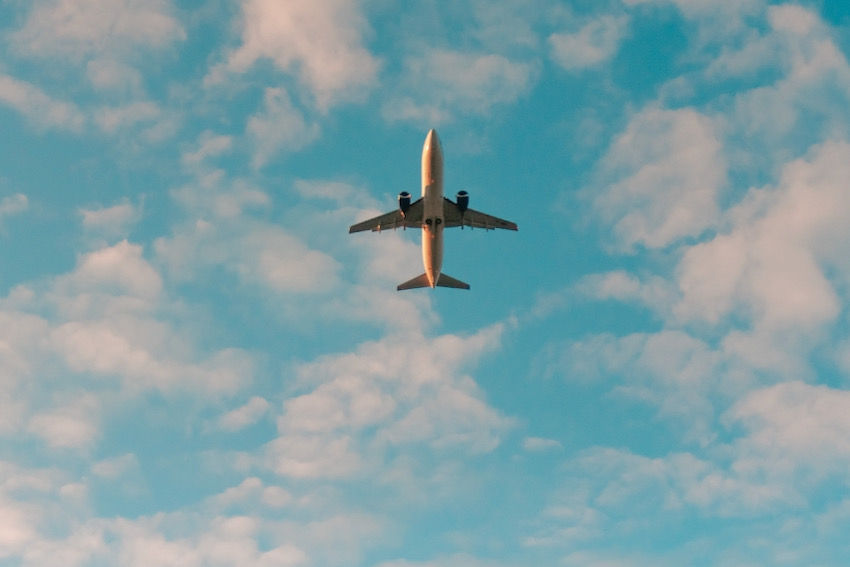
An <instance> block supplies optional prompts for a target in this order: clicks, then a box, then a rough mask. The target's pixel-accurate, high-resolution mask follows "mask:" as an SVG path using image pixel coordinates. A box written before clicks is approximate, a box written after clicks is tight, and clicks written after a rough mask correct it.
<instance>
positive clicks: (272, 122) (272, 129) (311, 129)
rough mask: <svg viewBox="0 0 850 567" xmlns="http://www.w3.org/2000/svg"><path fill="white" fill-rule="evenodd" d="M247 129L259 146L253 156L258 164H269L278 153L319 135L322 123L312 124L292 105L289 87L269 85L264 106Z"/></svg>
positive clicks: (303, 143) (256, 164) (306, 142)
mask: <svg viewBox="0 0 850 567" xmlns="http://www.w3.org/2000/svg"><path fill="white" fill-rule="evenodd" d="M245 131H246V133H247V134H248V136H249V137H250V138H251V139H252V140H253V142H254V145H255V146H256V150H255V153H254V159H253V160H252V164H253V166H254V167H255V168H259V167H262V166H263V165H265V164H266V163H267V162H268V161H269V159H270V158H272V156H274V155H275V154H276V153H278V152H280V151H282V150H288V151H294V150H298V149H301V148H303V147H305V146H307V145H309V144H310V143H311V142H313V141H314V140H315V139H316V138H318V136H319V127H318V125H317V124H316V123H312V124H308V123H307V121H306V120H305V119H304V116H303V115H302V114H301V113H300V112H298V111H297V110H296V109H295V108H294V107H293V106H292V102H291V101H290V99H289V95H288V94H287V93H286V91H284V90H283V89H279V88H268V89H266V92H265V96H264V108H263V110H262V111H261V112H260V113H258V114H255V115H254V116H252V117H251V118H250V119H249V120H248V124H247V125H246V128H245Z"/></svg>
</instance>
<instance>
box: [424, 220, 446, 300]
mask: <svg viewBox="0 0 850 567" xmlns="http://www.w3.org/2000/svg"><path fill="white" fill-rule="evenodd" d="M422 263H423V264H424V265H425V273H426V274H427V276H428V281H429V282H430V283H431V285H432V286H433V285H434V282H435V281H437V278H439V277H440V269H441V268H442V266H443V230H442V228H439V229H436V230H434V229H430V228H424V229H422Z"/></svg>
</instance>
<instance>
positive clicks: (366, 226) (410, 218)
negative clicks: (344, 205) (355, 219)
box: [348, 199, 424, 233]
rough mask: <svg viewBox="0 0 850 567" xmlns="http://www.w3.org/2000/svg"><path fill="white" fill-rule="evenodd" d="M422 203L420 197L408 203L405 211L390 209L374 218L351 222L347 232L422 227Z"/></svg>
mask: <svg viewBox="0 0 850 567" xmlns="http://www.w3.org/2000/svg"><path fill="white" fill-rule="evenodd" d="M423 209H424V205H423V203H422V199H419V200H417V201H415V202H413V203H410V207H409V208H408V209H407V212H406V213H402V212H401V210H400V209H396V210H394V211H390V212H388V213H385V214H383V215H380V216H377V217H375V218H372V219H369V220H365V221H362V222H359V223H357V224H353V225H351V226H350V227H349V229H348V232H349V233H352V232H361V231H363V230H371V231H372V232H380V231H382V230H387V229H389V228H402V227H404V228H422V212H423Z"/></svg>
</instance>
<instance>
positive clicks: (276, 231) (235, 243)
mask: <svg viewBox="0 0 850 567" xmlns="http://www.w3.org/2000/svg"><path fill="white" fill-rule="evenodd" d="M155 249H156V252H157V256H158V257H159V258H160V259H161V260H162V261H163V262H165V264H166V265H167V266H168V267H169V268H168V269H169V273H170V275H171V276H172V277H174V278H176V279H178V280H187V279H189V278H191V277H194V276H196V275H198V274H202V273H204V272H205V271H206V270H209V269H215V268H224V269H225V270H226V271H228V272H230V273H231V274H233V275H234V276H236V277H237V278H238V279H239V280H240V281H242V282H243V283H245V284H249V285H259V286H261V287H263V288H265V289H267V290H269V291H271V292H273V293H281V294H289V293H298V294H304V293H308V294H309V293H319V292H324V291H327V290H328V289H331V288H333V287H334V286H335V285H336V284H337V282H338V275H337V272H338V270H339V264H338V263H337V262H336V260H334V259H333V258H331V257H330V256H328V255H327V254H325V253H323V252H320V251H318V250H313V249H311V248H309V247H308V246H306V245H305V244H304V243H302V242H301V241H300V240H298V239H297V238H295V237H294V236H292V235H290V234H289V233H287V232H286V231H284V230H283V229H281V228H279V227H277V226H274V225H271V224H266V223H261V222H252V221H239V220H235V221H233V222H229V223H228V222H226V221H218V222H216V223H211V222H206V221H197V222H196V223H195V224H194V225H193V226H192V225H190V226H187V227H185V228H184V229H182V230H181V231H180V232H178V233H177V234H175V235H174V236H173V237H170V238H160V239H158V240H157V241H156V244H155Z"/></svg>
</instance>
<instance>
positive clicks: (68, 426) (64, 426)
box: [28, 394, 101, 449]
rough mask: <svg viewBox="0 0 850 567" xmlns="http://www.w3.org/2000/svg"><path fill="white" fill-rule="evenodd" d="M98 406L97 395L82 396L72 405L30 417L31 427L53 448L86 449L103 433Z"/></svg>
mask: <svg viewBox="0 0 850 567" xmlns="http://www.w3.org/2000/svg"><path fill="white" fill-rule="evenodd" d="M99 406H100V403H99V401H98V400H97V398H96V397H94V396H93V395H91V394H88V395H83V396H80V397H79V398H77V399H76V400H73V401H72V402H71V403H69V404H65V405H62V406H59V407H57V408H54V409H51V410H48V411H45V412H40V413H37V414H36V415H34V416H33V417H32V418H31V419H30V421H29V425H28V429H29V431H30V432H32V433H34V434H35V435H36V436H38V437H40V438H41V439H43V440H44V441H45V442H46V443H47V444H48V445H49V446H50V447H53V448H75V449H86V448H89V447H91V446H92V444H93V443H94V442H95V441H96V440H97V438H98V437H99V436H100V428H99V423H98V418H99V416H98V414H99V413H100V409H101V408H100V407H99Z"/></svg>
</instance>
